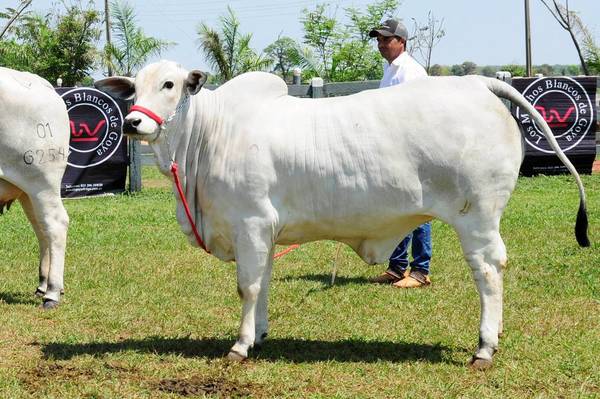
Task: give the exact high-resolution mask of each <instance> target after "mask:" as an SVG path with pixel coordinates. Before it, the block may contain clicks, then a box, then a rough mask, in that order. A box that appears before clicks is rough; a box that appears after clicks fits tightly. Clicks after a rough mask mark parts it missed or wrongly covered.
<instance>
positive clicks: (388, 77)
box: [379, 51, 427, 87]
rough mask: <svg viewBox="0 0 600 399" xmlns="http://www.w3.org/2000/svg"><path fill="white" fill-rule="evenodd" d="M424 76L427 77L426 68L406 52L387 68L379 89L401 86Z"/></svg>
mask: <svg viewBox="0 0 600 399" xmlns="http://www.w3.org/2000/svg"><path fill="white" fill-rule="evenodd" d="M423 76H427V72H426V71H425V68H423V67H422V66H421V64H419V63H418V62H417V61H415V59H414V58H412V57H411V56H410V55H409V54H408V53H407V52H406V51H405V52H403V53H402V54H400V55H399V56H398V57H397V58H396V59H395V60H394V61H392V63H391V64H387V65H386V66H385V68H384V70H383V78H382V79H381V82H380V83H379V87H388V86H394V85H399V84H402V83H404V82H408V81H409V80H414V79H418V78H421V77H423Z"/></svg>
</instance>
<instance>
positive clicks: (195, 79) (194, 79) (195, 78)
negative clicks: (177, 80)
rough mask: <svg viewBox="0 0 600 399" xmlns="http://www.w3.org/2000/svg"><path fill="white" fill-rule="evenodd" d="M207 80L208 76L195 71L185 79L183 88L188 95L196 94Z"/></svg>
mask: <svg viewBox="0 0 600 399" xmlns="http://www.w3.org/2000/svg"><path fill="white" fill-rule="evenodd" d="M207 78H208V75H207V74H205V73H204V72H202V71H199V70H197V69H194V70H193V71H190V73H189V74H188V77H187V79H186V80H185V88H186V89H187V91H188V93H190V94H191V95H194V94H196V93H198V92H199V91H200V89H201V88H202V86H203V85H204V83H206V79H207Z"/></svg>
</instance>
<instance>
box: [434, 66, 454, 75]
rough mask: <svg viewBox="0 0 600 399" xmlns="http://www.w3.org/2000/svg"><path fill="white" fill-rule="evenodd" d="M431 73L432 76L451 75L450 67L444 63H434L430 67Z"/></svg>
mask: <svg viewBox="0 0 600 399" xmlns="http://www.w3.org/2000/svg"><path fill="white" fill-rule="evenodd" d="M429 75H431V76H448V75H450V69H449V68H448V67H447V66H444V65H440V64H433V65H432V66H431V67H430V68H429Z"/></svg>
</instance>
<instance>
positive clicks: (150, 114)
mask: <svg viewBox="0 0 600 399" xmlns="http://www.w3.org/2000/svg"><path fill="white" fill-rule="evenodd" d="M133 111H137V112H141V113H142V114H144V115H146V116H147V117H148V118H150V119H152V120H153V121H154V122H156V123H158V125H159V126H160V125H162V124H163V123H164V122H165V120H164V119H163V118H161V117H160V116H158V115H156V114H155V113H154V112H152V111H150V110H149V109H148V108H144V107H142V106H139V105H133V106H132V107H131V108H130V109H129V112H133Z"/></svg>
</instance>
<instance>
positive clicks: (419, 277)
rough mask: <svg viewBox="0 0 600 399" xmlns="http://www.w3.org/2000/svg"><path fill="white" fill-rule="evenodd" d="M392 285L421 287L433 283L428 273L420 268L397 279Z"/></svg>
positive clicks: (397, 286)
mask: <svg viewBox="0 0 600 399" xmlns="http://www.w3.org/2000/svg"><path fill="white" fill-rule="evenodd" d="M392 285H393V286H394V287H396V288H419V287H427V286H428V285H431V280H430V279H429V276H428V275H427V274H424V273H423V272H421V271H419V270H411V271H410V273H409V275H408V276H406V277H405V278H403V279H401V280H398V281H395V282H393V283H392Z"/></svg>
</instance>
